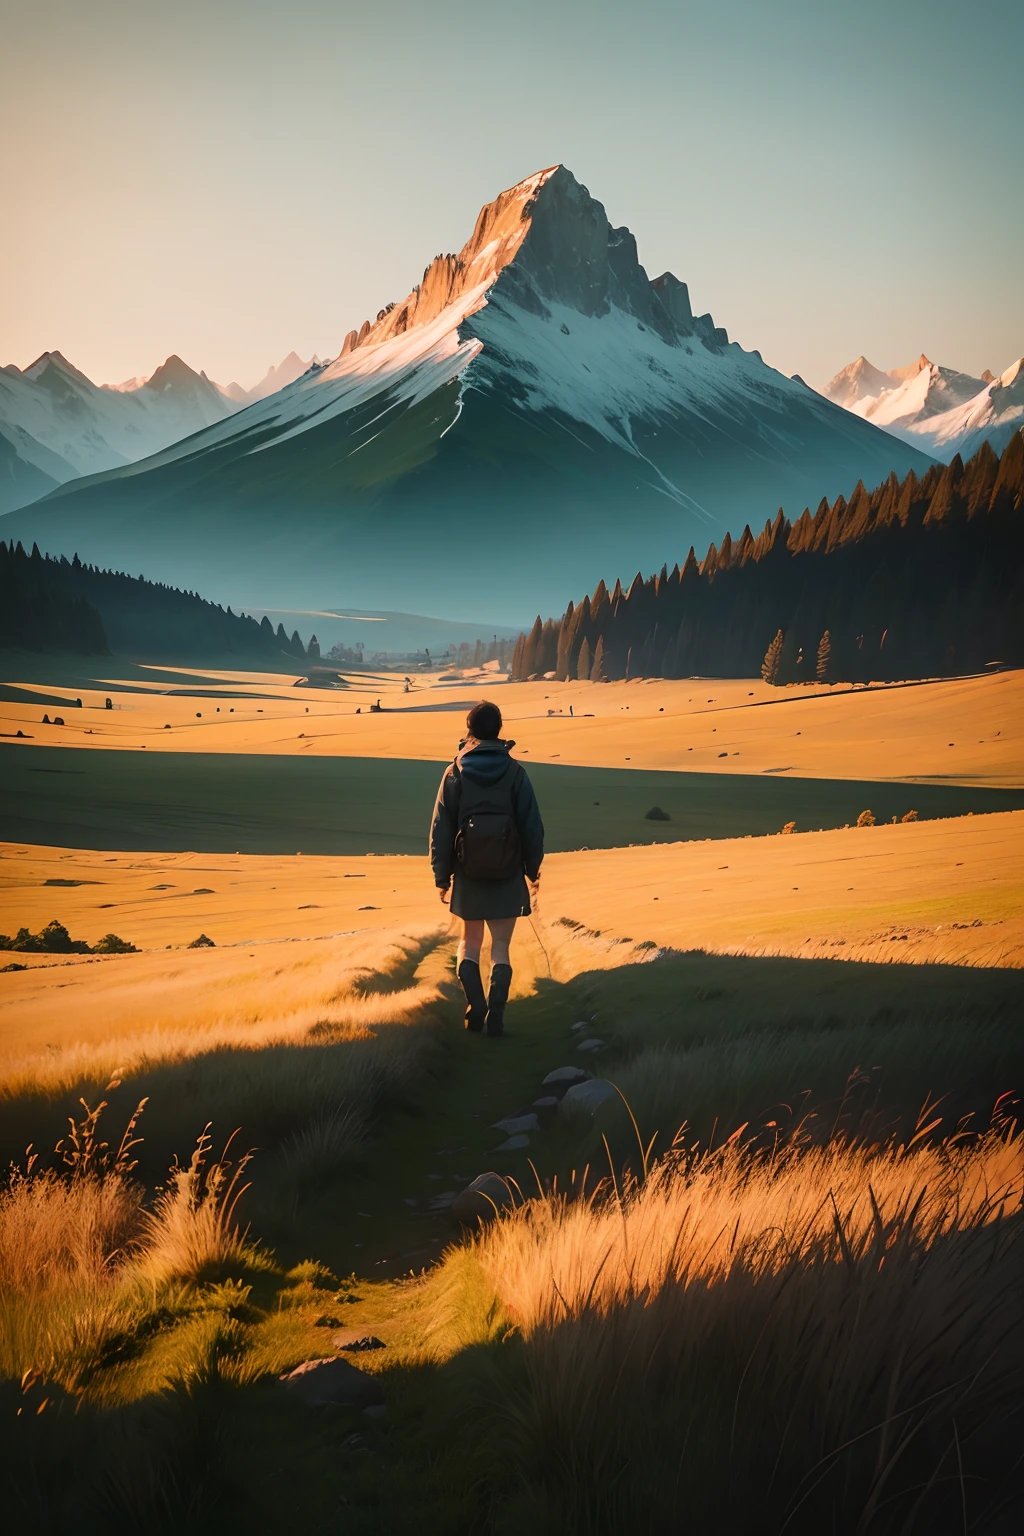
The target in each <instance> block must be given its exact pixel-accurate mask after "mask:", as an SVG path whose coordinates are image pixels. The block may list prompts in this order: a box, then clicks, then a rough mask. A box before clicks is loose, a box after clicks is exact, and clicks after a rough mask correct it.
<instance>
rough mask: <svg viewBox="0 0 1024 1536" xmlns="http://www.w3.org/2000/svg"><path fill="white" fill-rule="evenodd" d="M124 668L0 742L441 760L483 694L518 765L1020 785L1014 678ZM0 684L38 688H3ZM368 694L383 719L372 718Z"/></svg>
mask: <svg viewBox="0 0 1024 1536" xmlns="http://www.w3.org/2000/svg"><path fill="white" fill-rule="evenodd" d="M134 670H135V672H136V674H137V675H136V676H135V677H133V678H131V679H126V678H124V677H123V675H122V676H121V677H119V675H118V671H117V668H116V665H114V666H112V667H111V669H110V672H109V675H105V676H103V677H101V678H100V679H95V678H93V680H92V681H93V686H91V687H86V686H82V685H79V684H75V685H73V686H66V687H64V688H61V687H51V686H50V685H49V684H47V685H46V688H45V691H46V693H47V694H48V695H52V696H53V697H55V698H62V697H63V698H67V699H69V700H71V701H73V700H74V699H76V698H81V700H82V706H83V707H82V710H81V712H79V711H78V710H77V709H71V710H69V711H67V712H66V713H64V719H65V721H66V724H65V726H64V727H63V729H62V728H60V727H54V726H44V725H42V724H41V720H42V716H43V714H44V713H48V714H49V715H50V717H51V719H52V717H53V714H54V712H55V710H54V706H53V705H49V706H42V705H40V704H37V703H18V702H3V703H0V732H2V733H3V735H4V736H6V737H15V736H16V733H17V732H18V731H19V730H21V731H23V732H25V736H26V738H30V739H31V740H32V741H33V742H34V743H36V744H39V743H42V744H46V745H53V746H62V745H63V746H79V747H81V746H85V747H92V748H95V749H97V750H104V749H111V748H116V749H122V750H130V749H134V750H140V749H141V748H143V747H146V748H147V749H149V750H154V749H155V750H159V751H164V752H218V753H220V752H227V753H233V752H238V753H287V754H293V755H298V756H348V757H351V756H359V757H371V758H372V757H386V758H414V759H415V758H419V759H428V760H436V761H445V760H448V759H450V758H451V756H452V753H453V751H454V749H455V746H456V744H457V742H458V740H459V737H460V735H461V734H462V732H463V729H464V721H465V713H466V709H467V707H468V706H469V704H471V703H472V702H474V701H475V700H476V699H478V698H480V697H481V696H486V695H487V694H493V695H494V697H495V699H496V700H497V701H498V702H499V703H500V705H501V708H502V711H503V713H504V716H505V725H506V734H507V735H512V736H514V737H515V739H516V742H517V750H518V752H519V755H520V756H522V757H523V758H524V760H526V761H530V760H532V761H534V762H561V763H574V764H579V765H582V766H588V767H625V766H626V764H629V766H630V767H632V768H650V769H690V770H694V771H697V770H699V771H702V772H708V771H713V772H716V773H772V774H782V775H793V776H802V777H814V778H818V777H820V778H845V779H905V780H911V781H921V782H937V783H957V784H973V785H979V786H980V785H984V786H989V787H1000V786H1002V787H1006V788H1009V787H1020V786H1021V785H1024V673H1020V672H999V673H994V674H993V675H991V676H986V677H978V678H951V679H941V680H937V681H925V682H921V683H910V684H887V685H873V686H871V687H852V688H851V687H846V686H839V685H836V686H833V687H821V688H817V687H800V688H797V687H793V688H788V689H782V690H780V689H777V688H771V687H769V686H768V685H767V684H766V683H763V682H762V681H761V680H760V679H756V680H755V679H750V680H747V679H742V678H741V679H736V678H715V679H711V680H709V679H706V678H693V679H684V680H683V681H675V682H673V681H658V680H651V681H636V682H630V683H607V684H593V683H575V682H574V683H555V682H535V683H514V684H510V683H508V682H506V681H504V680H503V679H500V678H498V677H496V675H495V674H493V673H480V674H471V675H467V676H465V677H461V676H460V677H458V678H457V679H456V680H455V681H452V682H440V681H439V680H438V678H437V676H436V675H433V674H427V675H424V676H422V677H420V676H417V677H415V678H414V679H412V682H411V691H410V692H409V693H405V692H404V691H403V688H404V684H403V681H402V679H401V678H400V677H397V676H396V675H395V674H393V673H384V674H380V675H378V676H357V675H354V674H346V675H347V676H348V677H349V681H350V686H349V687H348V688H346V689H344V690H328V689H311V688H301V689H296V688H295V687H294V686H292V684H293V678H291V677H285V678H282V677H281V676H280V674H277V673H264V674H261V673H253V672H230V671H224V670H220V669H218V670H215V671H210V672H202V671H198V670H195V669H192V670H191V671H190V670H189V669H182V670H180V671H179V670H172V669H170V668H166V667H156V666H152V667H140V668H136V669H134ZM9 683H10V686H11V687H13V688H15V689H16V688H20V687H23V688H24V689H26V690H29V691H31V690H38V689H39V687H40V684H39V683H38V681H35V682H33V681H30V680H24V681H20V680H19V679H18V678H17V676H15V675H12V676H11V677H10V680H9ZM106 698H110V699H111V702H112V704H113V706H114V707H113V708H112V709H111V710H107V709H106V708H105V707H104V701H105V699H106ZM378 699H379V700H380V702H381V704H382V706H383V708H384V710H385V713H382V714H370V713H369V712H368V711H369V708H370V705H371V704H373V703H375V702H376V701H377V700H378ZM570 708H572V709H573V711H574V717H573V718H571V719H570V717H569V710H570ZM357 710H359V711H361V713H359V714H357V713H356V711H357ZM167 726H169V727H170V729H165V727H167ZM723 754H727V755H723Z"/></svg>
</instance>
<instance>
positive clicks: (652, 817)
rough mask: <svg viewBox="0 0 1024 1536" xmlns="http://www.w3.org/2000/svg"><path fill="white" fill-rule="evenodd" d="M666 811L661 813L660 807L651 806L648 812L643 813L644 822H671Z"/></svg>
mask: <svg viewBox="0 0 1024 1536" xmlns="http://www.w3.org/2000/svg"><path fill="white" fill-rule="evenodd" d="M671 820H672V817H671V816H670V815H669V813H668V811H663V810H662V808H661V806H660V805H652V806H651V808H650V810H649V811H645V812H644V821H671Z"/></svg>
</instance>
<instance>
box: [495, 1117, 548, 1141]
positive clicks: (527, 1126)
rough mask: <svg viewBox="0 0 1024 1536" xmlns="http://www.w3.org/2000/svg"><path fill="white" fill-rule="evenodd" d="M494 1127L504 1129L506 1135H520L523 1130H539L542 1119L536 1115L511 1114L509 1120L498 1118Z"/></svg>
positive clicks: (499, 1129)
mask: <svg viewBox="0 0 1024 1536" xmlns="http://www.w3.org/2000/svg"><path fill="white" fill-rule="evenodd" d="M493 1129H494V1130H496V1131H504V1132H505V1134H506V1136H518V1135H519V1134H520V1132H521V1131H539V1130H540V1121H539V1120H538V1119H537V1116H536V1115H533V1114H530V1115H509V1117H508V1119H507V1120H498V1121H496V1122H495V1124H494V1126H493Z"/></svg>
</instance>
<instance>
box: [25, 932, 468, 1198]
mask: <svg viewBox="0 0 1024 1536" xmlns="http://www.w3.org/2000/svg"><path fill="white" fill-rule="evenodd" d="M437 943H438V939H437V935H436V934H435V933H434V932H430V933H427V934H420V935H416V934H402V935H398V936H396V935H395V934H393V933H392V934H387V935H383V936H382V935H380V934H377V935H373V936H369V937H368V936H366V935H361V936H359V939H358V941H356V940H353V941H352V943H351V944H349V945H348V946H347V947H346V949H345V952H344V957H345V962H346V963H345V965H344V966H342V967H337V966H336V967H335V968H334V970H333V972H332V970H331V967H330V965H327V964H325V963H324V962H323V960H322V959H317V961H316V964H315V965H312V967H310V965H309V964H307V962H305V961H298V962H294V963H293V962H290V961H289V962H287V963H285V962H282V965H281V968H280V974H276V973H275V975H274V976H273V977H271V978H269V979H268V981H267V986H266V989H265V992H260V993H258V994H255V995H253V996H252V997H249V998H246V997H245V996H243V995H241V994H240V995H239V997H238V998H237V999H236V1000H235V1004H234V1007H235V1012H234V1013H229V1014H224V1013H223V1011H222V1008H221V1000H220V998H219V995H218V989H216V988H215V989H214V991H213V995H212V996H211V997H210V998H209V999H207V1000H206V1003H205V1011H204V1005H203V1004H202V1003H201V1002H197V1009H198V1011H197V1014H196V1016H195V1018H194V1019H193V1020H192V1021H191V1022H190V1025H189V1027H187V1028H186V1027H185V1026H184V1025H183V1024H181V1023H179V1024H177V1025H175V1026H174V1027H173V1028H167V1027H164V1026H157V1027H154V1028H153V1029H150V1030H146V1031H141V1032H140V1031H132V1032H129V1033H127V1034H125V1033H115V1032H113V1031H112V1032H111V1036H110V1037H109V1038H106V1039H103V1040H101V1041H99V1042H95V1041H94V1042H90V1043H84V1044H80V1045H77V1046H73V1047H70V1048H68V1049H64V1050H59V1051H52V1052H51V1051H42V1052H41V1051H38V1050H35V1051H34V1052H31V1053H27V1054H26V1053H24V1052H23V1053H22V1054H21V1055H20V1056H19V1057H18V1058H17V1060H12V1061H10V1062H9V1063H8V1067H7V1071H6V1075H3V1076H2V1077H0V1102H2V1103H3V1124H2V1130H0V1157H3V1156H5V1155H6V1156H7V1157H15V1156H17V1155H18V1153H19V1151H20V1149H21V1148H22V1147H23V1146H24V1145H25V1143H26V1142H27V1141H28V1140H29V1139H30V1138H31V1139H32V1140H34V1141H36V1142H40V1141H42V1142H45V1140H46V1139H47V1137H48V1135H49V1134H50V1132H53V1134H54V1135H56V1128H57V1126H58V1124H59V1123H60V1121H61V1118H62V1117H63V1116H64V1115H65V1114H66V1113H67V1112H68V1110H69V1108H70V1107H71V1104H72V1102H73V1101H74V1100H75V1099H76V1098H77V1097H79V1096H84V1097H86V1098H90V1099H92V1098H93V1097H94V1095H95V1093H96V1091H97V1090H98V1089H102V1087H103V1084H104V1083H105V1082H106V1081H107V1075H108V1074H111V1073H114V1074H116V1075H117V1077H118V1078H120V1079H123V1080H125V1082H126V1083H128V1084H130V1086H131V1089H132V1092H133V1093H136V1094H140V1095H145V1096H147V1098H148V1100H149V1108H148V1110H147V1117H146V1118H147V1134H146V1153H145V1160H146V1171H147V1174H148V1175H149V1176H151V1177H152V1176H155V1175H157V1174H158V1173H159V1172H160V1171H161V1170H162V1168H164V1167H166V1164H167V1161H168V1160H169V1159H170V1157H171V1155H172V1152H173V1151H174V1150H175V1149H176V1148H179V1147H181V1146H182V1145H188V1144H190V1143H194V1141H195V1139H196V1138H197V1137H198V1136H200V1135H201V1134H202V1131H203V1127H204V1126H205V1125H206V1124H207V1122H212V1123H213V1124H215V1125H216V1126H218V1127H226V1128H228V1129H230V1128H233V1127H239V1128H240V1129H241V1134H242V1136H243V1139H244V1140H245V1141H246V1144H247V1145H252V1146H258V1147H259V1148H260V1149H261V1151H262V1152H263V1153H264V1154H269V1155H273V1154H276V1153H280V1154H281V1155H282V1164H283V1169H284V1172H285V1173H286V1174H287V1175H288V1176H289V1177H290V1178H291V1179H292V1181H293V1182H294V1181H307V1180H311V1179H319V1178H322V1177H323V1176H325V1175H326V1174H329V1173H330V1172H331V1171H332V1170H333V1169H335V1168H337V1166H338V1165H339V1164H340V1163H343V1162H344V1161H346V1160H347V1159H349V1158H351V1157H352V1156H353V1155H355V1154H356V1153H358V1152H359V1150H360V1148H361V1146H362V1144H363V1142H364V1140H365V1136H366V1132H367V1130H368V1127H369V1125H370V1123H371V1121H372V1118H373V1115H374V1113H375V1112H376V1110H377V1108H378V1107H379V1105H380V1103H381V1102H382V1101H383V1100H384V1099H386V1098H387V1097H388V1096H389V1095H391V1094H393V1093H394V1092H396V1091H397V1090H399V1089H400V1088H401V1087H402V1085H403V1084H405V1083H406V1082H408V1081H409V1080H410V1079H411V1078H412V1077H413V1076H414V1075H415V1073H416V1072H417V1071H418V1069H419V1068H420V1066H421V1063H422V1062H423V1059H424V1056H425V1054H426V1053H427V1052H428V1051H429V1050H430V1048H431V1045H432V1042H433V1038H434V1036H433V1030H432V1028H431V1026H432V1025H433V1024H434V1023H435V1022H436V1021H437V1019H438V1016H439V1015H438V1004H439V1003H440V1001H441V999H442V996H443V993H442V983H443V969H442V966H441V963H440V961H436V963H435V962H434V961H433V960H431V957H432V956H433V951H434V950H435V949H436V947H437ZM425 959H426V960H428V961H430V963H429V964H428V966H427V968H426V969H427V972H428V974H426V975H423V974H419V971H420V966H421V964H422V962H423V961H424V960H425ZM179 961H180V957H179ZM176 963H179V962H176ZM328 982H329V983H330V984H329V985H327V983H328ZM145 1006H146V1010H147V1012H148V1013H149V1016H152V1012H153V1010H154V1008H155V1007H158V1001H157V1000H154V999H153V998H152V997H150V998H149V999H148V1000H147V1001H146V1004H145Z"/></svg>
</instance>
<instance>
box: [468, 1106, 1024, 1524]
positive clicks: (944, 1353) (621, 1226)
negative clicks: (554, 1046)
mask: <svg viewBox="0 0 1024 1536" xmlns="http://www.w3.org/2000/svg"><path fill="white" fill-rule="evenodd" d="M1022 1198H1024V1146H1022V1141H1021V1138H1020V1137H1019V1136H1017V1135H1016V1134H1015V1132H1014V1131H1013V1129H1012V1128H997V1129H994V1130H992V1131H991V1132H990V1133H989V1134H987V1135H984V1136H981V1137H976V1138H974V1139H973V1140H971V1141H970V1142H968V1141H966V1140H964V1139H960V1140H957V1139H951V1140H947V1141H946V1142H942V1143H938V1144H928V1143H926V1142H925V1141H921V1142H918V1143H917V1144H909V1145H906V1144H895V1143H894V1144H891V1145H888V1146H884V1147H880V1148H879V1147H875V1148H870V1147H867V1146H864V1145H857V1144H854V1143H851V1142H849V1141H845V1140H836V1141H833V1142H831V1143H830V1144H828V1145H826V1146H817V1147H814V1146H804V1147H798V1146H790V1147H788V1148H776V1149H773V1150H772V1151H770V1152H761V1153H756V1152H751V1151H749V1150H744V1149H743V1148H742V1147H741V1146H740V1145H739V1144H737V1143H734V1144H731V1145H728V1146H726V1147H724V1148H721V1149H719V1150H718V1151H715V1152H703V1153H698V1154H689V1155H686V1154H683V1153H677V1154H674V1155H672V1156H670V1157H668V1158H666V1159H664V1160H662V1161H661V1162H660V1163H659V1164H658V1165H656V1166H655V1167H654V1168H653V1169H652V1170H651V1172H650V1174H649V1176H648V1177H647V1179H646V1180H645V1181H642V1182H635V1183H631V1184H630V1185H629V1186H628V1187H625V1188H623V1187H621V1186H620V1187H619V1188H618V1189H616V1188H615V1187H614V1185H610V1186H606V1187H605V1188H604V1189H602V1191H601V1192H600V1193H599V1194H598V1195H596V1196H595V1197H592V1198H590V1199H587V1200H575V1201H574V1200H568V1199H565V1198H562V1197H560V1196H558V1195H557V1194H555V1195H552V1196H550V1197H548V1198H539V1199H534V1200H530V1201H528V1202H527V1203H526V1204H525V1205H524V1206H523V1207H522V1208H521V1209H519V1210H518V1211H516V1212H514V1213H511V1214H509V1215H507V1216H504V1217H503V1218H502V1219H501V1220H499V1221H497V1222H496V1223H495V1224H494V1225H493V1226H492V1227H490V1228H489V1229H488V1230H486V1231H485V1232H483V1233H482V1234H481V1235H480V1236H479V1237H478V1238H477V1239H476V1240H475V1244H474V1257H475V1260H476V1264H477V1265H478V1266H479V1270H480V1272H482V1274H483V1276H484V1277H485V1278H486V1280H487V1283H488V1285H489V1287H490V1289H491V1291H492V1293H493V1295H494V1297H495V1298H496V1300H497V1301H498V1302H499V1303H500V1306H501V1308H502V1310H503V1312H504V1315H505V1317H506V1318H507V1319H508V1320H509V1321H510V1322H511V1324H512V1325H513V1326H514V1327H515V1328H516V1329H517V1330H518V1332H519V1334H520V1335H521V1339H522V1343H521V1357H520V1364H521V1375H520V1377H519V1379H518V1381H517V1380H514V1379H512V1378H508V1379H507V1380H506V1389H505V1392H504V1401H503V1404H502V1406H501V1407H500V1408H499V1409H495V1408H494V1406H493V1404H494V1402H495V1401H497V1400H498V1399H496V1397H495V1394H494V1384H493V1383H492V1384H491V1386H490V1388H489V1389H488V1391H487V1393H485V1398H489V1400H490V1403H491V1406H490V1407H489V1408H488V1407H486V1404H485V1403H478V1404H477V1405H476V1406H477V1411H478V1412H479V1411H483V1412H486V1413H487V1414H488V1415H489V1417H490V1419H491V1423H490V1427H489V1434H490V1436H492V1437H494V1439H495V1443H497V1444H500V1445H501V1447H502V1450H503V1453H504V1455H505V1456H506V1458H507V1460H508V1463H509V1466H510V1468H512V1469H513V1470H514V1473H515V1476H514V1479H513V1480H514V1482H515V1485H516V1488H517V1490H518V1491H517V1492H516V1493H515V1495H514V1496H513V1494H512V1492H511V1489H510V1487H509V1483H510V1479H509V1476H507V1475H506V1476H505V1477H504V1478H503V1479H502V1480H503V1481H504V1484H505V1486H506V1494H507V1500H506V1503H507V1510H506V1514H502V1515H501V1516H500V1517H498V1516H496V1517H495V1518H496V1524H495V1526H494V1529H496V1530H505V1529H506V1525H505V1524H504V1523H503V1522H504V1521H505V1519H506V1516H507V1519H508V1526H507V1528H508V1529H512V1528H513V1526H514V1524H515V1523H516V1522H521V1521H522V1520H523V1519H524V1518H530V1519H532V1520H533V1521H534V1522H535V1524H536V1526H537V1528H538V1529H539V1530H542V1531H548V1530H552V1531H553V1530H556V1529H558V1530H564V1531H572V1532H580V1533H583V1532H587V1533H591V1532H609V1533H611V1532H619V1531H622V1530H627V1529H641V1530H649V1531H669V1530H671V1531H677V1530H678V1531H687V1530H694V1531H698V1530H700V1531H702V1530H705V1529H708V1528H711V1527H712V1526H713V1527H714V1528H715V1529H716V1530H718V1531H723V1530H724V1531H733V1530H736V1531H738V1530H740V1529H743V1530H748V1529H749V1528H750V1524H751V1521H752V1520H756V1523H757V1525H758V1526H759V1527H760V1528H762V1529H765V1530H768V1531H779V1532H781V1531H784V1530H785V1531H814V1532H820V1531H822V1530H827V1531H830V1532H850V1533H854V1532H856V1533H867V1532H872V1533H874V1532H885V1533H888V1532H890V1531H891V1532H894V1533H895V1532H910V1531H914V1530H918V1529H921V1530H924V1529H928V1530H931V1531H951V1532H952V1531H956V1532H960V1531H962V1530H965V1529H968V1528H970V1529H979V1530H980V1529H986V1528H988V1529H992V1528H994V1527H992V1526H990V1525H988V1526H987V1525H986V1523H985V1522H986V1521H989V1520H992V1519H995V1517H996V1516H995V1511H996V1510H997V1509H998V1507H999V1503H1000V1500H1001V1498H1003V1497H1004V1495H1006V1494H1007V1492H1010V1493H1013V1494H1019V1492H1020V1487H1021V1483H1020V1475H1019V1471H1017V1470H1016V1468H1015V1461H1016V1458H1017V1455H1018V1452H1017V1448H1016V1446H1017V1440H1018V1438H1019V1426H1016V1427H1015V1425H1014V1422H1013V1420H1014V1415H1015V1414H1017V1413H1019V1410H1020V1405H1021V1401H1022V1395H1024V1309H1022V1303H1021V1296H1022V1295H1024V1288H1022V1287H1024V1228H1022V1213H1021V1204H1022ZM462 1262H464V1261H462ZM504 1352H505V1353H507V1350H506V1351H504ZM487 1475H490V1476H492V1477H493V1476H496V1475H497V1474H496V1473H495V1471H494V1469H493V1467H492V1468H491V1470H490V1473H489V1474H487ZM508 1500H510V1502H508Z"/></svg>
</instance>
